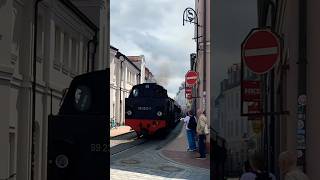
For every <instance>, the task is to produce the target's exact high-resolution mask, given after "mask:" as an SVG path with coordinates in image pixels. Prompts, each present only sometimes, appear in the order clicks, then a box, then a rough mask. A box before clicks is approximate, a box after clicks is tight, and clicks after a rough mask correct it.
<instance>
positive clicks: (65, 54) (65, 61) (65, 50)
mask: <svg viewBox="0 0 320 180" xmlns="http://www.w3.org/2000/svg"><path fill="white" fill-rule="evenodd" d="M63 65H64V66H65V67H69V36H68V34H67V33H64V41H63Z"/></svg>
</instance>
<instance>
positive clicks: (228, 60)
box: [211, 0, 257, 97]
mask: <svg viewBox="0 0 320 180" xmlns="http://www.w3.org/2000/svg"><path fill="white" fill-rule="evenodd" d="M211 2H212V3H213V17H212V18H213V24H212V26H211V27H212V29H213V31H212V35H211V37H213V39H212V40H213V42H212V44H213V46H214V47H213V52H212V53H213V56H212V57H213V59H212V62H213V70H212V71H213V72H212V76H213V82H214V84H213V87H214V89H213V95H214V96H215V97H217V96H218V95H219V93H220V82H221V81H222V80H223V79H224V78H227V70H228V67H230V66H231V65H232V64H233V63H240V62H241V61H240V60H241V59H240V58H241V43H242V42H243V40H244V39H245V37H246V36H247V35H248V33H249V32H250V30H251V29H252V28H255V27H257V3H256V2H257V0H211Z"/></svg>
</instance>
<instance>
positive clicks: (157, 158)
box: [110, 125, 210, 180]
mask: <svg viewBox="0 0 320 180" xmlns="http://www.w3.org/2000/svg"><path fill="white" fill-rule="evenodd" d="M174 131H176V132H172V133H173V134H176V136H177V135H178V134H179V135H178V136H177V137H172V136H174V135H172V134H171V135H169V137H167V139H166V140H162V141H160V140H154V141H149V142H147V143H145V144H143V145H139V146H137V147H135V148H133V149H129V150H127V151H125V152H123V153H121V154H119V155H117V156H112V157H111V162H110V179H112V180H123V179H128V180H138V179H139V180H148V179H153V180H158V179H193V180H194V179H196V180H209V179H210V171H209V167H207V168H200V167H201V165H200V167H197V166H198V165H197V166H190V164H188V163H183V161H179V162H176V161H174V160H173V159H171V156H169V157H167V156H165V153H163V152H165V151H166V149H167V148H168V146H171V144H172V142H175V141H176V140H178V141H180V140H182V139H183V138H182V136H183V135H184V134H183V130H182V127H181V125H178V127H176V129H175V130H174ZM170 138H174V139H173V141H172V140H170ZM164 141H170V142H171V143H169V144H168V145H164V147H161V144H163V143H164ZM159 144H160V146H159ZM180 144H181V143H180ZM184 153H185V154H188V153H190V152H184ZM189 157H190V156H186V158H189ZM191 157H193V156H191ZM194 161H199V163H200V164H203V163H204V161H206V160H195V159H194ZM202 166H203V165H202Z"/></svg>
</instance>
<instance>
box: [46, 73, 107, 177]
mask: <svg viewBox="0 0 320 180" xmlns="http://www.w3.org/2000/svg"><path fill="white" fill-rule="evenodd" d="M108 76H109V70H108V69H107V70H102V71H96V72H90V73H86V74H83V75H79V76H77V77H75V78H74V79H73V80H72V82H71V84H70V87H69V88H68V91H65V92H66V93H65V96H64V100H63V103H62V105H61V108H60V110H59V113H58V115H50V116H49V121H48V156H47V157H48V164H47V168H48V169H47V171H48V176H47V179H48V180H70V179H77V180H87V179H105V178H106V172H107V171H108V169H109V168H108V161H109V146H108V144H109V140H108V136H109V133H108V127H109V122H108V121H107V119H108V117H107V115H108V114H109V108H108V107H107V106H108V102H109V96H107V95H108V94H109V88H107V86H108V79H109V77H108Z"/></svg>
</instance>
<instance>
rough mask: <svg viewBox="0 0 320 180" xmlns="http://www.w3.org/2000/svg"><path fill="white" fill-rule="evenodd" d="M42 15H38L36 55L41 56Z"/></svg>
mask: <svg viewBox="0 0 320 180" xmlns="http://www.w3.org/2000/svg"><path fill="white" fill-rule="evenodd" d="M43 29H44V28H43V17H42V16H41V15H39V16H38V24H37V56H39V57H43V34H44V33H43Z"/></svg>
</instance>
